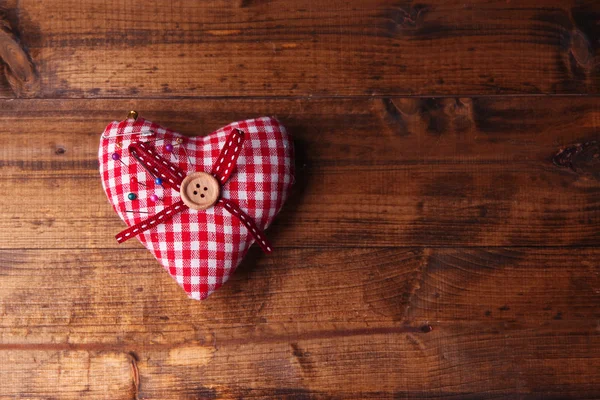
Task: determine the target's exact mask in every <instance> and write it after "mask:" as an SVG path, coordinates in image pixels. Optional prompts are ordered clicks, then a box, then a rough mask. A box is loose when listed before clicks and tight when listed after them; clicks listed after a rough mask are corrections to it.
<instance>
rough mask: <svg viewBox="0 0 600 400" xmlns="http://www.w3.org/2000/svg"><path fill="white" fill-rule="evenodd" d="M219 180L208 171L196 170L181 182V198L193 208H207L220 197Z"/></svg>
mask: <svg viewBox="0 0 600 400" xmlns="http://www.w3.org/2000/svg"><path fill="white" fill-rule="evenodd" d="M219 191H220V190H219V182H217V180H216V179H215V177H214V176H212V175H211V174H207V173H206V172H194V173H193V174H190V175H188V176H186V177H185V179H184V180H183V182H181V190H180V191H179V193H180V194H181V200H183V202H184V203H185V205H186V206H188V207H189V208H191V209H194V210H206V209H207V208H209V207H211V206H213V205H214V204H215V203H216V202H217V200H218V198H219Z"/></svg>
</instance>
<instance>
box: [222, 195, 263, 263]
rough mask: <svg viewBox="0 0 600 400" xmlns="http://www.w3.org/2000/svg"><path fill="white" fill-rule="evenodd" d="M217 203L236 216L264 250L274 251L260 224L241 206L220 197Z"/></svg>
mask: <svg viewBox="0 0 600 400" xmlns="http://www.w3.org/2000/svg"><path fill="white" fill-rule="evenodd" d="M217 204H222V205H223V207H225V209H226V210H227V211H229V213H230V214H231V215H233V216H234V217H236V218H237V219H238V220H240V222H241V223H242V224H244V226H245V227H246V229H248V232H250V234H251V235H252V237H253V238H254V239H255V240H256V243H258V245H259V246H260V248H261V249H262V251H264V252H265V253H266V254H270V253H271V252H272V251H273V246H271V243H269V240H268V239H267V237H266V236H265V233H264V232H263V231H262V230H260V229H259V228H258V226H256V223H255V222H254V220H253V219H252V218H251V217H250V216H249V215H248V214H246V213H245V212H244V211H242V209H241V208H240V206H238V205H237V204H236V203H234V202H233V201H231V200H229V199H220V200H219V202H218V203H217Z"/></svg>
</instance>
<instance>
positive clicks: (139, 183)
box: [131, 176, 146, 186]
mask: <svg viewBox="0 0 600 400" xmlns="http://www.w3.org/2000/svg"><path fill="white" fill-rule="evenodd" d="M131 183H137V184H138V185H142V186H146V184H145V183H142V182H140V181H139V180H138V178H137V176H132V177H131Z"/></svg>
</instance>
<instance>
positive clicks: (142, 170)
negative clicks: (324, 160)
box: [98, 117, 294, 300]
mask: <svg viewBox="0 0 600 400" xmlns="http://www.w3.org/2000/svg"><path fill="white" fill-rule="evenodd" d="M236 140H239V142H236ZM236 143H239V144H240V145H239V146H237V145H236ZM234 151H236V154H235V155H232V152H234ZM98 157H99V162H100V175H101V177H102V186H103V188H104V191H105V193H106V195H107V197H108V200H109V201H110V203H111V204H112V206H113V208H114V209H115V211H116V212H117V214H118V215H119V217H121V219H122V220H123V221H124V222H125V223H126V224H127V225H128V226H129V228H128V229H127V230H126V231H124V232H122V233H121V234H119V235H117V239H118V240H119V241H120V242H121V241H124V240H126V238H125V236H128V235H130V234H131V237H133V236H136V237H137V238H138V239H139V240H140V242H141V243H142V244H143V245H144V246H145V247H146V248H147V249H148V250H149V251H150V252H151V253H152V254H153V255H154V257H156V259H157V260H158V261H159V262H160V263H161V264H162V265H163V267H164V268H165V269H166V270H167V272H168V273H169V274H171V276H172V277H173V278H174V279H175V280H176V281H177V283H178V284H179V285H180V286H181V287H182V288H183V290H185V292H186V293H187V294H188V296H189V297H191V298H193V299H196V300H203V299H205V298H206V297H208V295H210V294H211V293H212V292H214V291H215V290H216V289H218V288H219V287H220V286H221V285H222V284H223V283H225V282H226V281H227V280H228V279H229V277H230V276H231V274H232V273H233V272H234V271H235V269H236V268H237V266H238V265H239V264H240V262H241V261H242V259H243V258H244V256H245V255H246V253H247V252H248V249H249V248H250V246H251V245H252V244H253V243H254V242H255V241H256V238H258V239H259V245H261V247H262V248H263V250H265V251H266V252H270V251H271V248H270V246H269V245H268V242H266V238H265V237H264V236H261V235H262V231H264V230H265V229H266V228H267V227H268V226H269V225H270V224H271V222H272V221H273V219H274V218H275V216H276V215H277V213H278V212H279V211H280V210H281V207H282V206H283V204H284V202H285V201H286V199H287V197H288V195H289V193H290V191H291V186H292V184H293V182H294V160H293V157H294V151H293V145H292V141H291V138H290V136H289V134H288V133H287V132H286V130H285V128H284V127H283V126H282V125H281V124H280V123H279V121H278V120H277V119H275V118H271V117H262V118H257V119H251V120H246V121H240V122H234V123H232V124H230V125H227V126H226V127H223V128H221V129H219V130H217V131H215V132H213V133H212V134H210V135H208V136H204V137H185V136H182V135H181V134H179V133H177V132H174V131H172V130H170V129H167V128H163V127H161V126H159V125H157V124H155V123H152V122H150V121H147V120H144V119H142V118H137V119H133V118H131V119H126V120H124V121H121V122H117V121H115V122H112V123H110V124H109V125H108V126H107V127H106V129H105V130H104V133H103V134H102V138H101V140H100V148H99V153H98ZM236 157H237V158H236ZM163 164H164V165H163ZM154 167H156V168H154ZM161 167H163V168H166V169H164V172H165V174H162V175H161V173H162V172H163V169H161ZM169 168H170V170H169ZM215 169H216V170H215ZM171 170H172V171H171ZM173 171H179V172H178V173H179V174H180V177H178V176H177V174H176V173H174V172H173ZM169 172H172V173H173V175H169ZM198 172H205V173H208V174H211V175H210V176H208V178H209V179H211V180H214V179H213V176H214V177H215V178H216V181H218V182H219V184H218V186H219V189H220V190H219V194H218V201H217V202H216V203H215V204H214V205H211V206H209V207H208V208H206V209H198V210H197V209H192V208H189V207H187V206H186V205H185V204H184V203H183V200H186V199H182V196H181V194H180V192H179V188H180V185H181V184H182V182H181V181H182V180H183V178H185V176H186V175H190V174H194V173H196V174H195V175H203V174H197V173H198ZM195 175H194V176H195ZM204 175H205V178H206V174H204ZM225 175H226V176H225ZM171 176H172V177H173V179H171V178H170V177H171ZM179 178H181V179H179ZM189 178H193V176H188V181H189ZM202 182H204V181H198V183H202ZM194 183H196V181H194ZM183 184H185V183H183ZM207 185H208V184H207ZM201 186H205V185H204V184H202V185H200V184H198V190H208V189H209V188H208V187H201ZM189 190H190V195H191V196H192V197H193V196H195V195H194V194H192V192H191V191H193V190H195V189H189ZM209 192H210V191H207V192H202V193H198V194H197V196H202V198H203V199H202V201H204V193H207V195H208V194H209ZM184 197H186V195H185V193H184ZM198 200H200V197H198ZM163 217H165V218H163ZM149 221H153V222H152V223H148V222H149ZM142 227H143V228H144V229H141V228H142Z"/></svg>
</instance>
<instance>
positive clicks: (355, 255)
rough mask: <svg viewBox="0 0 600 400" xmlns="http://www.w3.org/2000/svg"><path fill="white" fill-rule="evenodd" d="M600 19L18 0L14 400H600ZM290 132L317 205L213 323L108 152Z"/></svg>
mask: <svg viewBox="0 0 600 400" xmlns="http://www.w3.org/2000/svg"><path fill="white" fill-rule="evenodd" d="M599 21H600V3H599V2H597V1H593V0H547V1H544V2H543V4H542V2H539V1H535V0H522V1H505V0H477V1H473V2H464V1H458V0H426V1H425V2H412V1H407V0H373V1H365V0H344V1H341V0H332V1H328V2H315V1H312V0H290V1H285V2H282V1H270V0H269V1H267V0H216V1H212V2H190V1H183V0H146V1H141V0H129V1H124V0H98V1H91V0H47V1H44V2H40V1H35V0H18V1H17V0H0V400H5V399H6V400H9V399H10V400H13V399H52V400H54V399H109V400H121V399H127V400H131V399H133V400H142V399H148V400H150V399H157V400H158V399H160V400H171V399H173V400H174V399H189V400H191V399H249V398H250V399H263V398H264V399H271V398H273V399H294V400H306V399H329V400H331V399H366V398H369V399H371V398H372V399H390V400H391V399H394V400H396V399H470V400H483V399H511V400H512V399H597V398H600V374H599V372H600V309H599V307H598V304H600V265H599V264H598V260H600V247H599V246H598V244H599V243H600V241H599V240H600V229H599V227H600V130H599V129H600V98H599V97H596V95H598V94H599V93H600V79H599V77H600V75H599V74H598V72H599V71H598V70H599V65H600V54H599V51H600V22H599ZM131 109H136V110H138V111H139V112H140V115H142V116H143V117H145V118H148V119H150V120H153V121H155V122H159V123H161V124H163V125H165V126H168V127H170V128H173V129H175V130H178V131H180V132H182V133H184V134H186V135H204V134H208V133H210V132H211V131H213V130H215V129H216V128H219V127H221V126H223V125H225V124H227V123H229V122H231V121H233V120H240V119H245V118H253V117H257V116H260V115H276V116H278V117H279V118H280V120H281V121H282V122H283V123H284V125H285V126H287V127H288V129H289V130H290V132H291V133H292V134H293V135H294V144H295V147H296V158H297V163H296V164H297V165H296V170H297V183H296V185H295V188H294V193H293V194H292V197H291V199H290V201H289V202H288V203H287V204H286V206H285V208H284V210H283V212H282V213H281V214H280V215H279V216H278V218H277V219H276V221H275V223H274V225H273V226H272V227H271V228H270V229H269V230H268V231H267V235H268V236H269V237H270V239H272V242H273V244H274V247H275V252H274V254H273V255H271V256H265V255H263V254H262V253H261V252H260V251H259V249H257V248H253V249H251V251H250V253H249V254H248V256H247V257H246V258H245V260H244V261H243V263H242V264H241V266H240V267H239V269H238V270H237V271H236V273H235V274H234V275H233V277H232V279H231V280H230V281H229V282H227V283H226V284H225V285H224V286H223V288H221V289H220V290H219V291H217V292H216V293H214V294H213V295H212V296H211V297H210V298H209V299H208V300H207V301H205V302H196V301H192V300H189V299H187V297H186V296H185V293H184V292H183V291H182V290H180V289H179V288H178V286H177V284H176V283H175V282H174V281H173V280H172V279H171V278H170V277H169V275H168V274H167V273H166V272H165V271H164V270H163V269H162V267H161V266H160V265H159V264H158V263H157V261H156V260H155V259H154V258H153V257H152V256H151V254H150V253H149V252H147V251H146V250H145V249H144V248H143V247H142V246H141V245H140V244H139V243H138V242H136V241H130V242H128V243H126V244H124V245H117V243H116V241H115V240H114V235H115V234H116V233H117V232H119V231H120V230H121V229H122V228H123V227H124V224H123V223H122V222H121V221H120V220H119V219H118V217H117V216H116V215H115V214H114V212H113V211H112V209H111V207H110V205H109V204H108V202H107V201H106V198H105V196H104V194H103V192H102V188H101V185H100V179H99V176H98V162H97V151H98V141H99V136H100V133H101V132H102V130H103V128H104V127H105V125H106V124H107V123H109V122H110V121H112V120H119V119H122V118H124V117H125V114H126V113H127V111H129V110H131Z"/></svg>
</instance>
